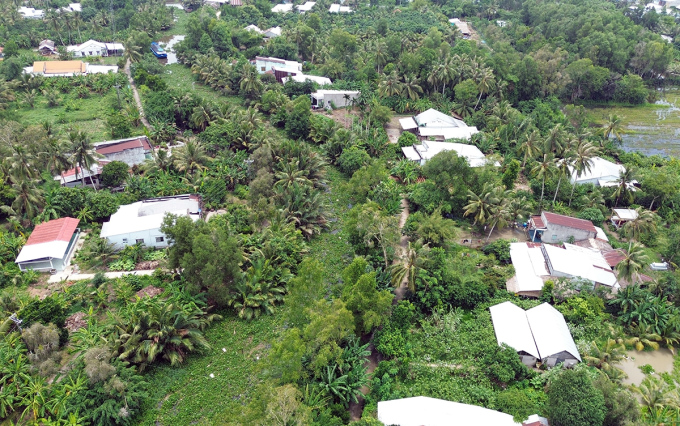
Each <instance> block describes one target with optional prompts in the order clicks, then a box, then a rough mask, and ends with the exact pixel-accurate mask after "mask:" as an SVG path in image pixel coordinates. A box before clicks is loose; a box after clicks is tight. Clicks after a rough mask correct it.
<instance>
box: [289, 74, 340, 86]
mask: <svg viewBox="0 0 680 426" xmlns="http://www.w3.org/2000/svg"><path fill="white" fill-rule="evenodd" d="M288 80H291V81H295V82H297V83H304V82H306V81H311V82H312V83H316V84H318V85H319V86H326V85H328V84H333V82H332V81H331V79H330V78H328V77H320V76H318V75H307V74H296V75H291V76H290V77H283V78H282V79H281V83H283V84H286V82H288Z"/></svg>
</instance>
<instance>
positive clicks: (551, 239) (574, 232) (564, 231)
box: [527, 212, 607, 243]
mask: <svg viewBox="0 0 680 426" xmlns="http://www.w3.org/2000/svg"><path fill="white" fill-rule="evenodd" d="M527 231H528V234H529V239H530V240H531V241H534V242H540V241H543V242H548V243H557V242H561V241H569V240H572V241H582V240H587V239H589V238H597V236H598V231H597V228H596V227H595V225H593V222H591V221H589V220H585V219H577V218H575V217H569V216H564V215H561V214H557V213H550V212H542V213H541V215H540V216H531V217H530V218H529V224H528V228H527ZM602 234H603V235H604V232H602ZM606 238H607V237H606V236H604V239H605V240H606Z"/></svg>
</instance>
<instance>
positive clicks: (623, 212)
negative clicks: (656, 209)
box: [612, 209, 638, 220]
mask: <svg viewBox="0 0 680 426" xmlns="http://www.w3.org/2000/svg"><path fill="white" fill-rule="evenodd" d="M612 210H613V211H614V214H615V215H616V217H615V218H618V219H621V220H635V219H637V217H638V214H637V211H636V210H634V209H612ZM615 218H614V219H615Z"/></svg>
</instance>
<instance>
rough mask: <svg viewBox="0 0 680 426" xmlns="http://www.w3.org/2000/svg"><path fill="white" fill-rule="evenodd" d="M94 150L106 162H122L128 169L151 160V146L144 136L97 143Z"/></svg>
mask: <svg viewBox="0 0 680 426" xmlns="http://www.w3.org/2000/svg"><path fill="white" fill-rule="evenodd" d="M94 148H95V151H97V154H99V155H101V156H103V157H104V158H106V159H107V160H108V161H122V162H123V163H126V164H127V165H128V166H130V167H132V166H134V165H137V164H142V163H143V162H144V161H146V160H147V159H149V158H151V144H150V143H149V139H148V138H147V137H146V136H135V137H133V138H127V139H119V140H115V141H106V142H99V143H96V144H94Z"/></svg>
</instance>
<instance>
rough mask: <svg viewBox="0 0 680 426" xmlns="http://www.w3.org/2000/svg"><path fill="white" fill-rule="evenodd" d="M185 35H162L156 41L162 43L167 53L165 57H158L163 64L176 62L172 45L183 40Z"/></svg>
mask: <svg viewBox="0 0 680 426" xmlns="http://www.w3.org/2000/svg"><path fill="white" fill-rule="evenodd" d="M185 37H186V36H184V35H176V36H172V37H170V36H168V37H162V38H160V39H159V40H158V41H159V42H160V43H161V44H162V46H163V48H164V49H165V51H166V52H167V54H168V57H167V59H159V61H161V63H163V64H166V65H167V64H176V63H177V54H176V53H175V51H174V50H173V49H172V48H173V46H175V45H176V44H177V43H179V42H180V41H182V40H184V38H185Z"/></svg>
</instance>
